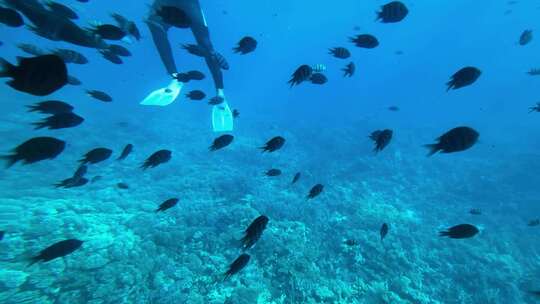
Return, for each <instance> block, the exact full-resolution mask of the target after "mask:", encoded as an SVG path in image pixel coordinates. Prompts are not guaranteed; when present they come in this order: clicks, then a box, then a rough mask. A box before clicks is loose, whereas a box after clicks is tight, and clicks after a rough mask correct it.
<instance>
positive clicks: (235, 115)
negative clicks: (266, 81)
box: [232, 109, 540, 118]
mask: <svg viewBox="0 0 540 304" xmlns="http://www.w3.org/2000/svg"><path fill="white" fill-rule="evenodd" d="M539 112H540V111H539ZM232 116H233V118H238V117H239V116H240V112H239V111H238V110H237V109H234V110H233V111H232Z"/></svg>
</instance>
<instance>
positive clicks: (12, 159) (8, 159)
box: [0, 154, 20, 169]
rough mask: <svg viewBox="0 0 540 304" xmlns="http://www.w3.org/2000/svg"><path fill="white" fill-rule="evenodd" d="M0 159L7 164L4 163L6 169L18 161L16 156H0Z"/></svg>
mask: <svg viewBox="0 0 540 304" xmlns="http://www.w3.org/2000/svg"><path fill="white" fill-rule="evenodd" d="M0 158H1V159H4V160H5V161H6V162H7V163H6V169H8V168H10V167H11V166H13V165H14V164H15V163H16V162H18V161H19V160H20V159H19V158H18V157H17V154H12V155H3V156H0Z"/></svg>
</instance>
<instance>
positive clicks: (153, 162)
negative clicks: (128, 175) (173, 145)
mask: <svg viewBox="0 0 540 304" xmlns="http://www.w3.org/2000/svg"><path fill="white" fill-rule="evenodd" d="M171 157H172V152H171V151H169V150H159V151H157V152H155V153H153V154H152V155H150V157H148V158H147V159H146V160H145V161H144V163H143V164H142V165H141V168H142V169H143V170H146V169H148V168H154V167H157V166H159V165H161V164H164V163H166V162H168V161H170V160H171Z"/></svg>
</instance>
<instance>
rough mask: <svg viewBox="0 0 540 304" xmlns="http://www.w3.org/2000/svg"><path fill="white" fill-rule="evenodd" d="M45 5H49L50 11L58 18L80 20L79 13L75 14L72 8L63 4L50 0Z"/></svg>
mask: <svg viewBox="0 0 540 304" xmlns="http://www.w3.org/2000/svg"><path fill="white" fill-rule="evenodd" d="M45 5H47V7H48V8H49V10H51V11H52V12H53V13H55V14H56V15H58V16H62V17H64V18H67V19H72V20H76V19H79V16H78V15H77V13H75V12H74V11H73V10H72V9H71V8H69V7H67V6H65V5H63V4H61V3H58V2H55V1H51V0H49V1H48V2H46V3H45Z"/></svg>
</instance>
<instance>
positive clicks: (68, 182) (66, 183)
mask: <svg viewBox="0 0 540 304" xmlns="http://www.w3.org/2000/svg"><path fill="white" fill-rule="evenodd" d="M86 184H88V179H86V178H84V177H81V178H74V177H70V178H67V179H65V180H63V181H60V182H58V183H56V184H54V186H55V187H56V188H65V189H69V188H76V187H82V186H84V185H86Z"/></svg>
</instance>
